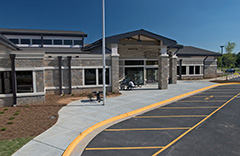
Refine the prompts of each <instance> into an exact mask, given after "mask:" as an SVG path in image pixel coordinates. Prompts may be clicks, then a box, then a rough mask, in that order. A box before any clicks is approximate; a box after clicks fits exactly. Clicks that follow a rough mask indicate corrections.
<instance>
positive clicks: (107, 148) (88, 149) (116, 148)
mask: <svg viewBox="0 0 240 156" xmlns="http://www.w3.org/2000/svg"><path fill="white" fill-rule="evenodd" d="M163 147H164V146H149V147H102V148H85V150H86V151H90V150H92V151H93V150H128V149H159V148H163Z"/></svg>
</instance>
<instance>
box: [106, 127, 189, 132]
mask: <svg viewBox="0 0 240 156" xmlns="http://www.w3.org/2000/svg"><path fill="white" fill-rule="evenodd" d="M190 128H191V127H169V128H125V129H105V131H110V132H118V131H164V130H182V129H190Z"/></svg>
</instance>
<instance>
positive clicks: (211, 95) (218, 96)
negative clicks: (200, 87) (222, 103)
mask: <svg viewBox="0 0 240 156" xmlns="http://www.w3.org/2000/svg"><path fill="white" fill-rule="evenodd" d="M211 96H212V97H232V95H214V96H213V95H211ZM193 97H207V96H206V95H205V96H204V95H202V96H201V95H195V96H191V98H193Z"/></svg>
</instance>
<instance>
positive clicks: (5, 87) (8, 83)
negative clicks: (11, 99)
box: [0, 71, 33, 94]
mask: <svg viewBox="0 0 240 156" xmlns="http://www.w3.org/2000/svg"><path fill="white" fill-rule="evenodd" d="M11 73H12V72H10V71H4V72H0V94H9V93H12V74H11ZM16 79H17V93H32V92H33V78H32V71H17V72H16Z"/></svg>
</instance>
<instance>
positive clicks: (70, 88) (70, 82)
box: [67, 56, 72, 94]
mask: <svg viewBox="0 0 240 156" xmlns="http://www.w3.org/2000/svg"><path fill="white" fill-rule="evenodd" d="M67 58H68V86H69V94H72V72H71V59H72V56H68V57H67Z"/></svg>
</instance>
